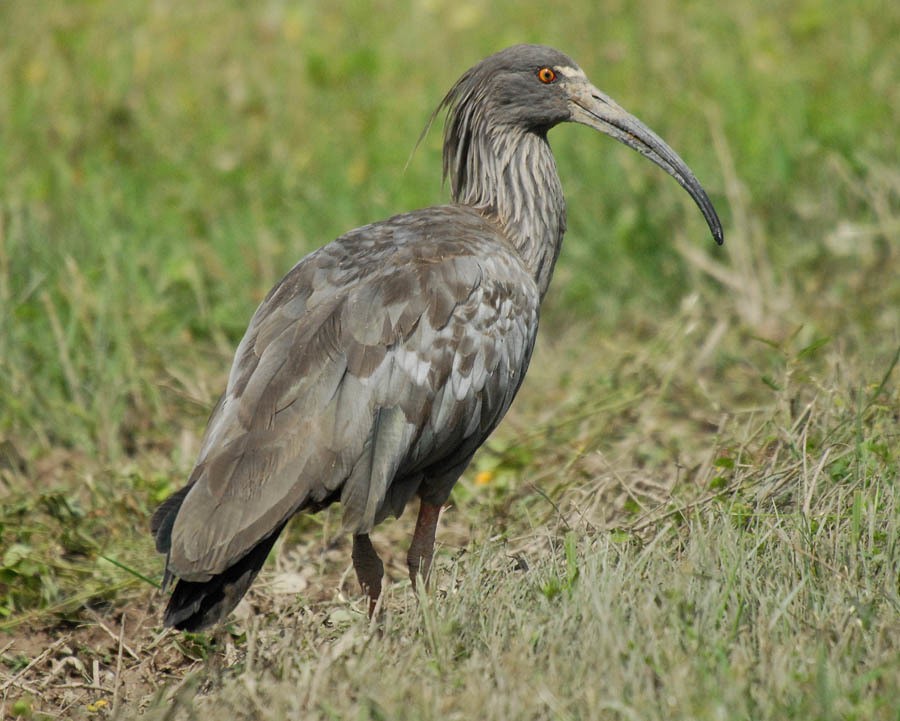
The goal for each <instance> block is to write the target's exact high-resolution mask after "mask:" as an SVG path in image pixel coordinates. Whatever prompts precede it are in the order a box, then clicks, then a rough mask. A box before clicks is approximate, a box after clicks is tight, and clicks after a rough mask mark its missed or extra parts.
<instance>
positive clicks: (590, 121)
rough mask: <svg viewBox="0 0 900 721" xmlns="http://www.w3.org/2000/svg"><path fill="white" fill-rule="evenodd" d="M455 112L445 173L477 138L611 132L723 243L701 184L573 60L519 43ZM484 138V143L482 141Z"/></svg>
mask: <svg viewBox="0 0 900 721" xmlns="http://www.w3.org/2000/svg"><path fill="white" fill-rule="evenodd" d="M442 108H447V110H448V117H447V123H446V126H445V129H444V136H445V150H444V164H445V172H447V171H448V170H451V172H452V169H453V168H454V166H455V167H458V163H459V161H460V160H461V158H462V156H463V155H465V154H466V153H467V152H468V149H469V146H470V144H471V143H472V142H474V141H476V140H481V141H482V142H483V141H484V140H485V139H486V138H497V137H499V136H500V135H501V134H503V133H505V132H510V131H512V132H523V131H524V132H533V133H537V134H539V135H542V136H543V135H546V133H547V131H548V130H549V129H550V128H552V127H554V126H555V125H558V124H559V123H564V122H574V123H581V124H582V125H587V126H589V127H591V128H594V129H595V130H599V131H600V132H601V133H605V134H606V135H609V136H611V137H613V138H615V139H616V140H618V141H619V142H621V143H624V144H625V145H627V146H628V147H630V148H632V149H633V150H636V151H637V152H639V153H640V154H641V155H643V156H644V157H646V158H649V159H650V160H651V161H653V162H654V163H656V165H658V166H659V167H661V168H662V169H663V170H665V171H666V172H667V173H668V174H669V175H671V176H672V177H674V178H675V179H676V180H677V181H678V183H679V184H680V185H681V186H682V187H683V188H684V189H685V190H686V191H687V192H688V193H689V194H690V196H691V197H692V198H693V199H694V202H696V203H697V206H698V207H699V208H700V210H701V212H702V213H703V216H704V218H706V222H707V224H708V225H709V228H710V231H711V232H712V235H713V238H715V240H716V242H717V243H719V244H721V243H722V240H723V237H724V236H723V231H722V224H721V222H720V221H719V218H718V216H717V215H716V211H715V209H714V208H713V205H712V202H711V201H710V199H709V197H708V196H707V194H706V191H705V190H704V189H703V187H702V186H701V185H700V181H698V180H697V178H696V177H695V176H694V174H693V172H692V171H691V169H690V168H689V167H688V166H687V164H686V163H685V162H684V161H683V160H682V159H681V158H680V157H679V156H678V154H677V153H676V152H675V151H674V150H672V148H670V147H669V146H668V145H667V144H666V143H665V141H663V140H662V138H660V137H659V136H658V135H657V134H656V133H654V132H653V131H652V130H650V128H648V127H647V126H646V125H644V124H643V123H642V122H641V121H640V120H638V119H637V118H636V117H634V116H633V115H631V114H630V113H628V112H626V111H625V110H624V109H623V108H622V107H621V106H619V105H618V104H617V103H616V102H615V101H613V100H612V98H610V97H609V96H608V95H606V94H605V93H603V92H602V91H600V90H599V89H598V88H596V87H595V86H594V85H593V84H592V83H591V82H590V80H588V78H587V76H586V75H585V73H584V72H583V71H582V70H581V68H579V67H578V65H577V64H576V63H575V62H574V61H573V60H572V59H571V58H569V57H568V56H566V55H564V54H563V53H561V52H559V51H558V50H554V49H553V48H548V47H545V46H543V45H514V46H512V47H509V48H506V49H505V50H501V51H500V52H498V53H495V54H494V55H491V56H490V57H487V58H485V59H484V60H482V61H481V62H480V63H478V64H477V65H475V66H474V67H472V68H471V69H469V70H468V71H467V72H466V73H465V74H464V75H463V76H462V77H461V78H460V79H459V80H458V81H457V82H456V84H455V85H454V86H453V88H451V90H450V92H449V93H447V96H446V97H445V98H444V100H443V102H442V103H441V105H440V107H439V108H438V110H440V109H442ZM476 135H478V136H479V137H478V138H476V137H475V136H476Z"/></svg>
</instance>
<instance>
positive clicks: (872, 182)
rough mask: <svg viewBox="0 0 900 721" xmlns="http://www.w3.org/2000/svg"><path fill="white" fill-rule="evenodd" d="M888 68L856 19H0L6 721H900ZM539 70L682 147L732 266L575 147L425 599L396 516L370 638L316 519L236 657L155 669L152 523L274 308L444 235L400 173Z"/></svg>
mask: <svg viewBox="0 0 900 721" xmlns="http://www.w3.org/2000/svg"><path fill="white" fill-rule="evenodd" d="M898 34H900V12H898V11H897V10H896V9H894V8H893V5H891V4H890V3H884V2H879V1H876V0H866V1H865V2H861V3H856V4H854V5H852V6H851V5H847V6H846V7H844V6H835V4H833V3H827V2H825V0H805V1H804V2H778V3H770V4H768V5H767V6H766V8H764V9H763V8H754V7H749V6H746V4H745V5H741V4H732V5H727V4H726V5H724V6H723V5H721V4H719V5H714V4H710V3H705V2H694V3H687V4H685V3H682V4H680V5H678V4H675V3H672V2H669V1H668V0H641V1H639V2H634V3H616V2H609V3H601V4H598V3H575V4H571V3H570V4H568V5H566V6H565V7H554V8H553V9H552V11H550V9H549V8H548V6H546V4H534V5H528V6H523V5H522V4H521V3H512V2H502V3H495V4H492V5H491V6H490V8H487V7H483V4H477V3H465V2H463V3H460V2H455V3H445V2H441V1H440V0H438V1H436V2H430V3H419V4H416V3H406V4H403V3H401V4H400V6H398V8H397V9H396V11H391V12H389V11H388V10H387V9H386V8H382V9H381V11H379V12H374V13H373V12H372V8H371V7H369V6H366V5H363V4H355V3H344V4H340V5H335V4H333V3H332V4H326V3H306V4H299V5H286V4H278V3H271V4H269V5H266V6H259V7H254V8H251V9H245V8H243V7H241V6H239V5H234V4H221V3H212V2H209V1H203V2H197V3H191V4H187V5H184V4H182V5H173V4H168V3H154V4H145V3H139V2H132V1H128V2H119V3H110V2H105V1H103V2H95V3H89V4H59V3H57V4H46V5H45V6H33V5H32V4H27V3H21V2H8V3H3V4H2V5H0V87H2V88H3V92H2V93H0V499H2V505H0V631H2V633H0V716H4V714H5V715H6V716H13V717H15V716H16V715H18V716H20V717H32V718H40V717H42V716H45V717H48V718H56V717H66V718H69V717H76V718H77V717H80V716H88V717H91V716H93V717H104V716H116V717H123V718H131V717H133V716H135V715H137V714H138V713H140V712H144V713H145V715H146V716H147V717H149V718H173V717H174V718H192V717H194V716H196V715H199V714H201V713H206V712H207V709H208V710H215V711H223V710H228V711H229V712H230V713H231V714H232V715H233V716H235V717H237V718H272V719H276V718H284V717H296V718H323V719H324V718H344V717H353V718H360V719H366V718H370V719H378V718H431V717H436V716H438V715H440V716H442V717H449V718H456V717H459V718H471V717H472V716H478V717H484V718H487V719H490V718H498V719H500V718H535V719H543V718H553V719H557V718H559V719H565V718H572V719H578V718H611V719H616V718H620V719H630V718H641V719H644V718H647V719H653V718H666V719H670V718H673V719H678V718H685V719H687V718H691V719H718V718H746V719H751V718H752V719H808V718H823V719H828V718H835V719H894V720H896V719H897V718H898V716H897V714H898V706H897V702H896V699H897V698H898V697H900V688H898V686H900V680H898V679H900V649H898V646H897V639H898V638H900V622H898V618H900V615H898V611H900V588H898V570H900V553H898V548H897V539H898V537H900V533H898V517H900V514H898V502H897V495H896V494H897V479H898V466H900V439H898V431H897V429H898V409H900V389H898V382H897V380H898V374H900V371H898V370H897V365H898V362H897V360H898V352H900V281H898V278H897V272H896V269H897V268H898V267H900V244H898V239H900V170H898V168H900V149H898V146H897V143H896V118H897V117H898V116H900V90H898V88H900V85H898V83H897V72H896V68H897V67H898V66H900V57H898V55H900V49H898V46H897V43H896V42H895V38H896V37H897V36H898ZM520 41H539V42H545V43H548V44H551V45H556V46H558V47H560V48H562V49H564V50H566V51H567V52H569V53H570V54H571V55H572V56H573V57H574V58H576V59H577V60H578V62H579V63H580V64H581V65H582V67H584V69H585V70H586V71H587V72H588V74H589V75H590V76H591V77H592V79H593V80H594V81H595V82H596V83H597V84H598V85H599V86H600V87H602V88H603V89H604V90H606V91H608V92H609V93H610V94H611V95H612V96H613V97H615V98H616V99H617V100H618V101H619V102H621V103H622V104H623V105H624V106H625V107H627V108H629V109H630V110H631V111H632V112H634V113H635V114H637V115H638V116H639V117H641V118H642V119H643V120H645V121H646V122H647V123H648V124H649V125H650V126H651V127H653V128H654V129H656V130H657V131H658V132H659V133H660V135H662V136H663V137H664V138H666V139H667V141H669V142H670V143H671V144H672V145H673V147H675V148H677V149H678V151H679V152H680V153H681V154H682V156H683V157H685V158H686V159H687V160H688V161H689V163H690V165H691V166H692V167H693V168H694V170H695V171H696V172H697V175H698V176H699V177H700V178H701V179H702V180H703V182H704V184H705V185H706V187H707V189H708V190H709V191H710V193H711V195H712V197H713V199H714V201H715V203H716V205H717V207H718V208H719V210H720V213H721V214H722V216H723V219H724V220H725V225H726V233H727V240H726V246H725V248H724V249H722V250H721V251H719V250H716V249H715V248H712V247H711V246H712V244H711V242H710V241H708V239H706V231H705V228H704V226H703V221H702V219H701V218H700V217H699V214H698V213H697V211H696V209H695V208H694V207H693V206H692V205H691V203H690V200H689V199H688V198H687V196H686V195H685V194H684V193H683V192H682V191H681V190H680V189H679V188H678V187H677V185H676V184H674V183H673V182H672V181H671V179H670V178H668V177H666V176H665V175H664V174H663V173H661V172H659V171H658V169H655V168H653V167H652V166H650V164H648V163H646V161H644V160H642V159H641V158H640V157H638V156H637V155H636V154H633V153H629V152H628V151H626V150H625V149H624V148H621V147H620V146H617V145H616V144H614V143H611V142H609V141H606V140H602V139H600V138H599V137H594V136H593V135H592V134H591V133H589V131H587V130H586V129H584V128H577V127H564V128H559V129H557V130H555V131H554V132H553V133H552V135H551V141H552V143H553V146H554V149H555V152H556V155H557V159H558V165H559V168H560V174H561V177H562V180H563V184H564V187H565V189H566V195H567V199H568V201H569V232H568V235H567V238H566V244H565V246H564V249H563V254H562V257H561V259H560V262H559V265H558V268H557V272H556V277H555V280H554V285H553V287H552V290H551V292H550V294H549V297H548V300H547V303H546V305H545V311H544V319H543V323H544V327H543V329H542V336H541V340H540V341H539V345H538V350H537V353H536V356H535V360H534V362H533V364H532V369H531V371H530V373H529V380H528V382H527V383H526V384H525V387H524V389H523V391H522V394H521V396H520V398H519V399H518V400H517V402H516V405H515V406H514V409H513V411H512V413H511V414H510V417H509V418H508V419H507V421H506V422H505V423H504V424H503V426H502V427H501V428H500V429H499V430H498V432H497V433H496V435H495V437H494V438H493V439H492V440H491V442H490V443H489V444H488V445H487V446H486V448H485V449H484V450H483V451H482V452H481V453H480V454H479V456H478V457H477V458H476V460H475V463H474V464H473V468H472V469H471V470H470V472H469V473H467V475H466V476H465V477H464V479H463V480H462V481H461V483H460V484H459V486H458V488H457V489H456V490H455V492H454V496H453V503H452V506H451V507H450V508H449V509H448V510H447V511H446V512H445V514H444V517H443V519H442V523H441V528H440V530H439V542H440V543H441V544H442V545H441V548H440V550H439V555H438V565H437V574H436V577H435V584H436V589H435V592H434V593H433V594H432V595H430V596H424V597H421V598H419V599H418V602H417V601H416V600H415V599H414V598H413V595H412V592H411V590H410V589H409V586H408V583H406V582H404V581H403V578H404V571H403V555H404V553H405V547H406V545H407V542H408V536H409V533H410V524H411V520H410V518H408V516H405V517H404V518H403V519H401V520H400V521H399V522H394V523H389V524H386V525H385V526H384V527H383V528H382V529H380V530H379V533H378V535H377V536H376V544H377V545H378V546H379V548H380V549H381V550H382V551H383V553H384V556H385V560H386V562H387V566H388V573H389V576H390V577H391V578H392V579H393V582H392V583H391V584H390V586H389V587H388V592H387V596H386V599H385V609H384V618H383V622H382V624H381V625H380V627H379V628H377V629H372V628H370V627H369V625H368V624H367V622H366V621H365V619H364V616H363V614H362V613H361V610H362V603H361V600H360V598H359V594H358V589H357V588H356V586H355V582H354V581H353V579H352V573H351V574H350V575H349V576H348V574H347V571H348V563H349V560H348V559H349V553H348V549H347V545H346V539H344V538H343V537H342V536H341V534H340V531H339V522H338V520H337V516H335V514H334V513H324V514H322V515H321V516H319V517H315V518H311V519H303V520H300V521H298V522H296V523H295V524H294V525H293V526H292V528H291V529H290V532H289V533H288V534H287V535H288V537H287V538H286V539H285V541H284V542H282V543H280V544H279V546H278V547H277V551H276V553H275V554H273V559H272V560H271V561H270V565H269V567H268V568H267V569H266V571H265V573H264V575H263V577H262V578H261V579H260V582H259V583H258V584H257V586H256V587H255V588H254V589H253V591H252V592H251V594H250V596H249V605H248V606H247V607H245V610H244V611H245V612H244V613H242V614H239V615H238V616H237V617H236V618H235V620H234V622H233V623H232V624H230V625H229V626H228V628H227V629H225V630H224V631H222V632H220V633H218V634H214V635H209V636H207V635H200V636H179V635H176V634H168V635H161V634H160V633H159V630H160V629H159V619H160V603H161V600H160V598H159V597H158V595H156V593H155V591H154V588H153V583H154V582H155V581H157V580H158V579H159V577H160V575H161V574H160V572H161V560H160V559H159V558H158V557H157V556H156V555H155V553H154V552H153V549H152V543H151V540H150V538H149V535H148V534H147V531H146V526H147V519H148V518H149V514H150V513H151V512H152V508H153V507H154V506H155V504H156V503H158V502H159V500H160V499H161V498H163V497H164V496H165V495H166V494H167V493H168V492H170V491H171V490H172V489H174V488H175V487H177V486H178V485H180V483H181V482H182V479H183V478H184V477H185V476H186V475H187V473H188V472H189V471H190V468H191V465H192V463H193V460H194V457H195V454H196V452H197V446H198V442H199V435H200V433H201V432H202V430H203V425H204V421H205V418H206V416H207V414H208V412H209V409H210V408H211V406H212V404H213V403H214V400H215V398H216V396H217V394H218V393H219V392H220V390H221V388H222V386H223V384H224V379H225V375H226V372H227V368H228V363H229V361H230V357H231V354H232V352H233V348H234V346H235V344H236V343H237V341H238V339H239V338H240V336H241V334H242V332H243V329H244V328H245V326H246V322H247V320H248V319H249V316H250V314H251V313H252V311H253V308H254V307H255V305H256V303H257V302H258V301H259V300H260V299H261V297H262V295H263V294H264V293H265V292H266V291H267V290H268V288H269V287H270V286H271V284H272V283H274V282H275V281H276V280H277V279H278V278H279V277H280V275H281V274H282V273H283V272H284V271H285V270H286V269H287V268H289V267H290V266H291V265H292V264H293V262H295V260H296V259H297V258H298V257H300V256H301V255H302V254H304V253H305V252H307V251H309V250H311V249H312V248H314V247H316V246H318V245H320V244H322V243H323V242H325V241H327V240H328V239H330V238H332V237H334V236H336V235H338V234H339V233H341V232H343V231H344V230H347V229H349V228H352V227H356V226H358V225H361V224H362V223H365V222H369V221H371V220H374V219H377V218H381V217H385V216H387V215H389V214H392V213H395V212H401V211H403V210H406V209H410V208H414V207H421V206H425V205H430V204H434V203H437V202H442V201H443V200H444V199H445V198H446V195H445V192H444V191H442V189H441V187H440V182H439V175H438V173H439V171H438V169H439V167H440V160H439V153H440V141H439V134H438V133H437V132H434V131H432V133H431V135H430V136H429V137H428V138H427V139H426V141H425V142H424V143H423V144H422V146H421V147H420V148H419V150H418V152H417V154H416V155H415V156H414V157H413V158H412V160H411V161H410V163H409V165H408V167H406V170H405V171H404V166H405V164H406V162H407V160H408V158H409V154H410V151H411V150H412V148H413V145H414V143H415V139H416V138H417V137H418V134H419V132H420V131H421V128H422V127H423V125H424V124H425V122H426V120H427V118H428V115H429V113H430V111H431V109H432V108H433V107H434V106H435V105H436V104H437V103H438V102H439V99H440V98H441V97H442V94H443V93H444V92H445V91H446V89H447V88H448V87H449V86H450V84H451V83H452V82H453V80H455V78H456V77H457V76H458V75H459V73H460V72H461V71H462V70H463V69H464V68H465V67H467V66H468V64H470V63H472V62H474V61H475V60H476V59H478V58H480V57H482V56H484V55H485V54H487V53H489V52H491V51H493V50H496V49H498V48H499V47H502V46H504V45H506V44H510V43H513V42H520ZM288 591H290V592H288ZM248 609H254V610H255V611H256V613H255V614H252V613H248V611H247V610H248Z"/></svg>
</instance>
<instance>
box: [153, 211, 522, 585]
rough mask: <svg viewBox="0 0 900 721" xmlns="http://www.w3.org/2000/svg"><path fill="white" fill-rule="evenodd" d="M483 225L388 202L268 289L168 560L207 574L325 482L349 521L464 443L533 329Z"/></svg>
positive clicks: (371, 515)
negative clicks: (384, 213)
mask: <svg viewBox="0 0 900 721" xmlns="http://www.w3.org/2000/svg"><path fill="white" fill-rule="evenodd" d="M442 213H443V214H444V215H443V216H442ZM450 228H452V236H453V237H448V236H449V235H450V233H449V231H448V229H450ZM496 230H497V229H496V227H494V226H492V225H488V221H486V220H484V219H483V218H481V217H480V216H478V215H477V214H475V213H473V212H471V211H466V210H464V209H460V208H455V207H452V206H448V207H447V208H445V209H441V211H440V212H439V213H436V212H435V209H431V210H430V211H428V213H427V214H408V215H405V216H398V217H397V218H394V219H391V220H389V221H385V222H384V223H381V224H376V225H372V226H367V227H364V228H361V229H359V230H357V231H354V232H353V233H350V234H348V235H346V236H343V237H342V238H339V239H338V240H336V241H334V242H333V243H331V244H329V245H328V246H325V247H324V248H322V249H320V250H319V251H317V252H316V253H314V254H312V255H310V256H308V257H307V258H306V259H304V260H303V261H301V262H300V263H299V264H298V265H297V266H295V267H294V268H293V270H292V271H291V272H290V273H289V274H288V275H287V276H286V277H285V278H284V279H283V280H282V281H281V282H280V283H279V284H278V285H277V286H276V287H275V288H274V289H273V290H272V292H271V293H270V294H269V296H268V297H267V298H266V299H265V300H264V301H263V303H262V305H261V306H260V307H259V309H258V310H257V312H256V314H255V315H254V317H253V319H252V321H251V323H250V326H249V328H248V330H247V333H246V335H245V336H244V338H243V340H242V341H241V343H240V345H239V347H238V350H237V353H236V356H235V361H234V364H233V367H232V371H231V374H230V377H229V381H228V386H227V389H226V391H225V394H224V395H223V397H222V400H221V401H220V403H219V406H218V407H217V409H216V411H215V412H214V414H213V416H212V417H211V419H210V422H209V426H208V429H207V433H206V435H205V437H204V441H203V443H202V448H201V452H200V457H199V460H198V463H197V465H196V467H195V469H194V472H193V473H192V475H191V478H190V480H189V484H190V485H191V488H190V490H189V491H188V492H187V493H186V495H185V496H184V500H183V502H182V504H181V507H180V509H179V510H178V511H177V516H176V517H175V520H174V523H173V524H171V543H170V546H169V548H168V551H169V567H170V569H171V571H172V572H173V573H174V574H175V575H177V576H179V577H181V578H182V579H186V580H189V581H203V580H206V579H208V578H210V577H211V576H213V575H215V574H217V573H220V572H222V571H223V570H224V569H226V568H228V567H229V566H230V565H232V564H233V563H234V562H235V561H236V560H237V559H239V558H241V557H242V556H243V555H245V554H246V553H247V552H248V551H249V550H250V549H251V548H253V547H254V546H255V545H256V544H257V543H258V542H259V541H260V540H261V539H263V538H265V537H267V536H268V535H270V534H271V533H272V531H273V530H274V529H276V528H279V527H280V526H281V525H282V524H283V523H284V522H285V520H286V519H287V518H288V517H289V516H290V515H292V514H293V513H295V512H296V511H297V510H299V509H301V508H303V507H306V506H316V507H318V506H321V505H326V504H327V503H329V502H331V501H333V500H337V499H338V498H339V499H340V500H341V503H342V505H343V507H344V524H345V526H346V527H347V528H348V529H349V530H353V531H354V532H356V533H365V532H368V531H369V530H370V529H371V527H372V525H373V524H374V523H375V522H376V521H377V520H380V518H382V517H383V516H385V515H387V513H389V512H394V513H399V512H400V511H402V506H403V504H405V502H406V499H408V498H409V496H410V495H411V493H412V492H415V486H416V484H417V483H418V482H420V480H421V479H422V478H424V477H428V476H433V475H439V473H440V468H441V467H443V468H445V469H446V468H452V467H455V466H458V465H459V464H460V463H462V462H465V461H467V460H468V458H470V457H471V454H472V453H473V452H474V450H475V448H476V447H477V446H478V445H479V444H480V443H481V442H482V441H483V440H484V438H485V437H486V436H487V435H488V433H490V431H491V430H492V429H493V428H494V426H495V425H496V424H497V423H498V422H499V420H500V418H501V417H502V415H503V413H505V411H506V409H507V408H508V406H509V404H510V403H511V401H512V398H513V396H514V395H515V392H516V390H517V389H518V387H519V384H520V383H521V379H522V376H523V375H524V372H525V369H526V367H527V364H528V360H529V358H530V353H531V348H532V346H533V341H534V335H535V332H536V330H537V312H538V305H539V298H538V292H537V289H536V287H535V284H534V281H533V280H532V279H531V277H530V276H529V275H528V273H527V272H526V271H525V269H524V268H523V266H522V264H521V261H520V260H519V259H518V256H517V255H516V254H515V252H514V251H513V250H512V249H511V248H509V247H508V246H506V245H504V244H503V243H502V242H500V241H496V240H491V241H488V240H485V238H487V237H493V236H495V235H496ZM395 480H397V482H398V486H397V489H399V488H400V486H401V485H403V487H404V489H405V490H404V491H403V492H402V493H400V492H390V490H389V489H390V486H391V484H392V483H393V482H394V481H395ZM453 480H455V478H453ZM451 483H452V482H451ZM397 489H395V491H396V490H397ZM448 490H449V489H448ZM386 499H388V502H387V503H386Z"/></svg>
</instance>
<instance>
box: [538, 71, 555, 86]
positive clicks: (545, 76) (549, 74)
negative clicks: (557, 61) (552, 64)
mask: <svg viewBox="0 0 900 721" xmlns="http://www.w3.org/2000/svg"><path fill="white" fill-rule="evenodd" d="M537 76H538V80H540V81H541V82H542V83H544V84H545V85H549V84H550V83H552V82H553V81H554V80H556V72H555V71H554V70H553V68H541V69H540V70H538V71H537Z"/></svg>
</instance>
